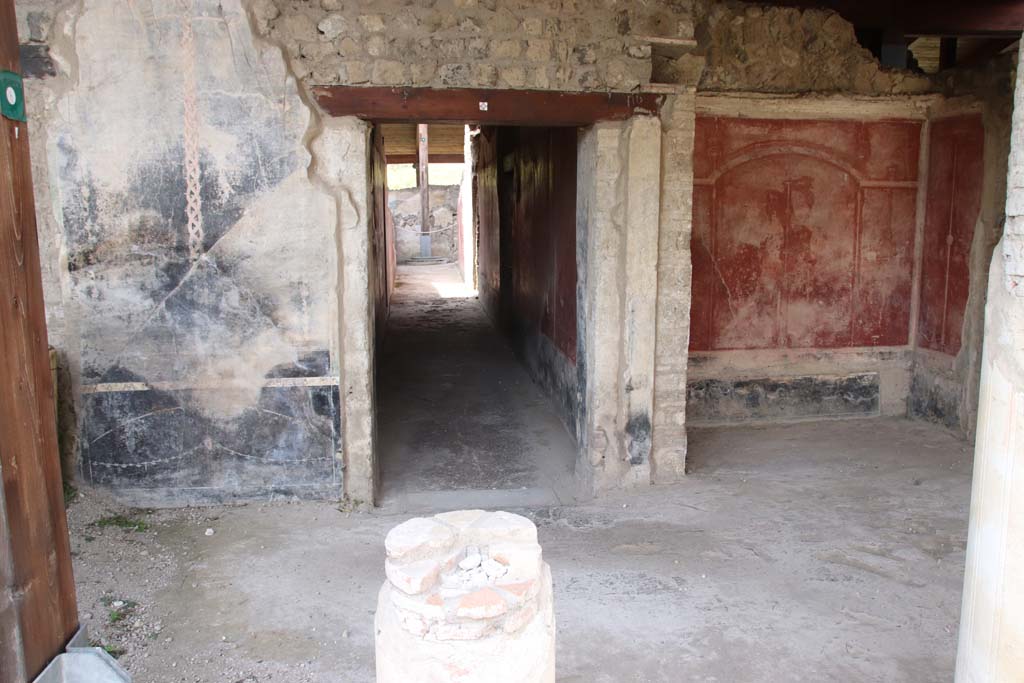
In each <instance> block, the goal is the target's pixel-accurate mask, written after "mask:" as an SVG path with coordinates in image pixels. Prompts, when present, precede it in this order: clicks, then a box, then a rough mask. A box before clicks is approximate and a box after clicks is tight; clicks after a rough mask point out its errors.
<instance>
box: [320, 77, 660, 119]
mask: <svg viewBox="0 0 1024 683" xmlns="http://www.w3.org/2000/svg"><path fill="white" fill-rule="evenodd" d="M313 94H314V96H315V97H316V101H317V103H318V104H319V105H320V108H321V109H323V110H324V112H325V113H327V114H329V115H331V116H357V117H359V118H361V119H366V120H368V121H379V122H393V121H415V122H417V123H418V122H430V123H435V122H452V123H483V124H492V125H511V126H584V125H589V124H592V123H596V122H597V121H621V120H624V119H628V118H629V117H631V116H634V115H637V114H652V115H656V114H658V112H659V110H660V109H661V105H662V103H663V102H664V100H665V96H664V95H661V94H655V93H597V92H587V93H582V92H559V91H546V90H485V89H470V88H464V89H451V90H442V89H434V88H382V87H366V88H363V87H356V86H346V85H318V86H314V87H313Z"/></svg>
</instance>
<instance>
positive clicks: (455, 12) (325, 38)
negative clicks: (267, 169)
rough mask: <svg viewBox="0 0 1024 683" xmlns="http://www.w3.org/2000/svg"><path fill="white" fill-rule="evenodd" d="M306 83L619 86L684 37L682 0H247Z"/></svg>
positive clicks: (641, 75)
mask: <svg viewBox="0 0 1024 683" xmlns="http://www.w3.org/2000/svg"><path fill="white" fill-rule="evenodd" d="M253 11H254V14H255V16H256V17H257V22H256V23H257V30H258V31H260V32H262V33H264V34H266V35H269V36H270V37H271V38H273V39H274V40H276V41H278V42H279V43H280V44H281V45H284V46H285V47H286V48H287V50H288V52H289V55H290V57H291V66H292V69H293V70H294V72H295V74H296V76H297V77H299V78H301V79H304V80H305V81H306V82H307V83H310V84H347V85H377V86H393V85H411V86H429V87H450V88H455V87H478V88H495V87H497V88H534V89H552V90H570V91H575V90H617V91H628V90H630V89H633V88H634V87H636V86H637V85H639V84H643V83H647V82H648V81H649V80H650V73H651V48H650V44H649V43H646V42H644V41H643V40H642V39H638V38H636V36H642V35H651V34H656V35H663V36H672V37H683V38H691V37H692V34H693V22H692V20H691V16H692V3H691V2H690V0H672V1H670V2H658V3H648V2H643V3H641V2H629V1H627V0H414V1H412V2H409V1H403V0H348V1H346V2H341V1H340V0H313V1H312V2H305V1H300V0H255V2H254V4H253Z"/></svg>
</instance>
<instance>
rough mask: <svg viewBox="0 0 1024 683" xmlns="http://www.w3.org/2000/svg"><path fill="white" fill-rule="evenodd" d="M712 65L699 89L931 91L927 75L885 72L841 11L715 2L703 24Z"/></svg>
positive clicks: (699, 37)
mask: <svg viewBox="0 0 1024 683" xmlns="http://www.w3.org/2000/svg"><path fill="white" fill-rule="evenodd" d="M697 40H698V42H699V43H700V45H701V47H703V48H704V49H705V53H706V58H707V62H706V65H705V68H704V73H703V76H702V77H701V80H700V89H701V90H716V91H749V92H780V93H781V92H850V93H856V94H863V95H875V94H887V95H897V94H914V93H922V92H928V91H930V90H932V89H933V84H932V81H931V79H929V78H928V77H927V76H925V75H923V74H915V73H913V72H910V71H900V70H895V69H883V68H881V67H880V66H879V63H878V60H876V59H875V58H874V57H873V56H872V55H871V53H870V52H869V51H868V50H866V49H864V48H863V47H861V45H860V43H858V42H857V38H856V36H855V35H854V31H853V25H852V24H850V23H849V22H847V21H845V20H844V19H843V18H842V17H840V16H839V15H838V14H836V13H835V12H831V11H826V10H814V9H811V10H799V9H794V8H788V7H773V8H763V7H758V6H756V5H750V4H744V3H739V2H726V3H716V4H713V5H711V6H710V8H709V9H708V12H707V14H706V15H705V16H704V18H703V21H701V22H699V23H698V26H697Z"/></svg>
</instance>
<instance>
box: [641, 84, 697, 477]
mask: <svg viewBox="0 0 1024 683" xmlns="http://www.w3.org/2000/svg"><path fill="white" fill-rule="evenodd" d="M695 111H696V94H695V93H694V91H693V89H692V88H684V89H683V91H682V92H680V93H677V94H676V95H673V96H671V97H669V98H667V99H666V101H665V105H664V107H662V110H661V124H662V127H663V141H662V143H661V174H662V177H661V216H660V222H661V228H660V230H659V234H658V271H657V272H658V285H657V297H658V302H657V309H658V319H657V331H656V337H655V341H656V344H657V350H656V352H655V368H654V417H653V433H652V436H653V444H652V446H653V449H652V452H651V480H652V481H653V482H654V483H657V484H665V483H670V482H674V481H678V480H680V479H681V478H682V477H683V476H684V475H685V471H686V370H687V364H688V362H689V346H690V276H691V272H692V265H691V261H690V233H691V231H692V224H693V134H694V125H695Z"/></svg>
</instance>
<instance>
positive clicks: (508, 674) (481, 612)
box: [375, 510, 555, 683]
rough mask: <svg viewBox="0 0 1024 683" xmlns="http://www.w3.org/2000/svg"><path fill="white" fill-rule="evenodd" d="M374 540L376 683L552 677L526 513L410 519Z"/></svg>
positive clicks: (548, 608) (546, 618)
mask: <svg viewBox="0 0 1024 683" xmlns="http://www.w3.org/2000/svg"><path fill="white" fill-rule="evenodd" d="M384 546H385V550H386V551H387V560H386V561H385V573H386V574H387V580H386V581H385V582H384V585H383V586H382V587H381V589H380V594H379V596H378V599H377V614H376V617H375V626H376V629H375V631H376V650H377V653H376V654H377V683H409V682H410V681H418V682H421V683H445V682H448V681H458V682H459V683H554V680H555V619H554V612H553V604H552V597H551V570H550V568H549V567H548V565H547V563H545V562H544V561H543V559H542V556H541V547H540V544H538V543H537V527H535V526H534V524H533V523H532V522H531V521H530V520H528V519H526V518H525V517H520V516H519V515H513V514H511V513H508V512H484V511H483V510H461V511H457V512H446V513H444V514H440V515H436V516H434V517H427V518H424V517H416V518H413V519H410V520H409V521H407V522H404V523H402V524H399V525H398V526H396V527H395V528H394V529H392V530H391V531H390V532H389V533H388V535H387V538H386V539H385V541H384Z"/></svg>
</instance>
